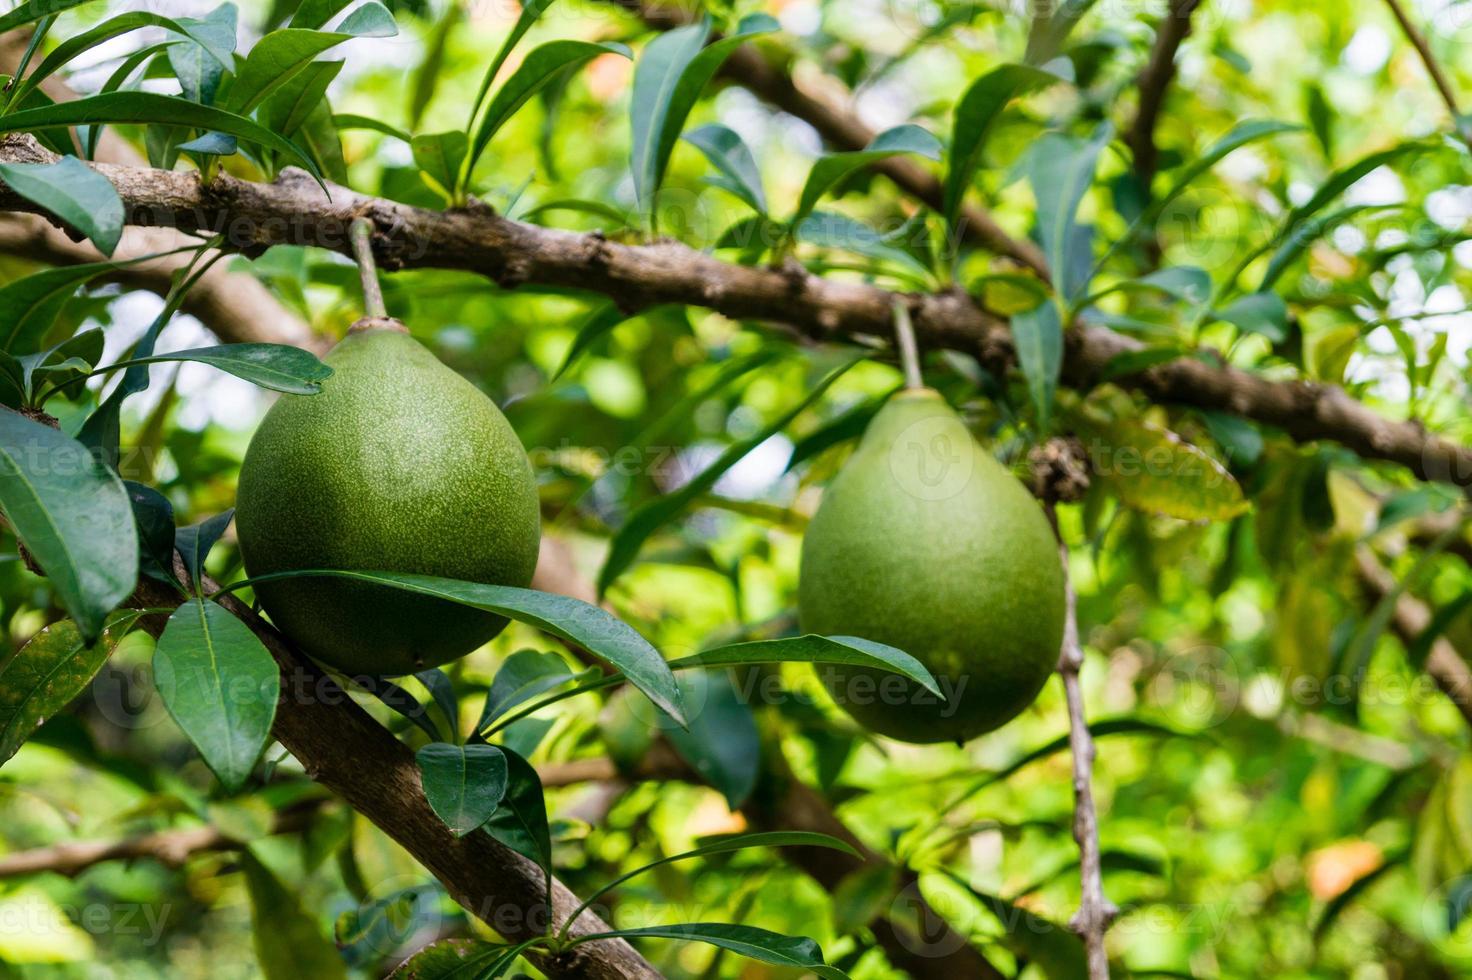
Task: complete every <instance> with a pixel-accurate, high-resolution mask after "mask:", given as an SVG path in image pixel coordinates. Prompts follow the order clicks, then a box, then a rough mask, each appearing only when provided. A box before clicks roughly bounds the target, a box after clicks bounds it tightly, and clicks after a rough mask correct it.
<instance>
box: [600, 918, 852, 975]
mask: <svg viewBox="0 0 1472 980" xmlns="http://www.w3.org/2000/svg"><path fill="white" fill-rule="evenodd" d="M614 937H622V938H624V939H679V940H683V941H685V942H697V943H709V944H710V945H712V946H716V947H719V948H720V949H727V950H730V951H731V952H733V953H739V954H740V955H742V956H745V957H748V958H749V959H753V960H757V961H758V962H761V963H772V964H775V965H777V966H789V967H797V968H799V969H803V970H807V971H809V972H810V973H812V974H813V975H815V976H818V977H821V978H823V980H847V978H848V974H846V973H844V972H843V971H842V970H840V969H838V968H837V967H832V966H828V965H827V964H826V963H825V962H824V961H823V951H822V950H821V949H820V948H819V947H818V944H817V943H815V942H814V941H813V940H811V939H808V938H807V937H806V936H784V935H781V934H780V933H775V932H768V931H767V930H766V929H758V928H756V927H755V926H738V925H730V924H728V923H724V922H689V923H681V924H679V925H669V926H646V927H644V928H642V929H621V930H619V931H617V932H607V933H598V934H595V935H592V936H582V937H579V938H578V940H577V941H576V945H582V944H583V943H587V942H595V941H597V940H599V939H611V938H614Z"/></svg>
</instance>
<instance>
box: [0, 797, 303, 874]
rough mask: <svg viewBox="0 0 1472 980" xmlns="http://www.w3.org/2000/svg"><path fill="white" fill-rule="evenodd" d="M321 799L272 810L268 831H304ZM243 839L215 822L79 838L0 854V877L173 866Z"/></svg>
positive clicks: (226, 848) (232, 846)
mask: <svg viewBox="0 0 1472 980" xmlns="http://www.w3.org/2000/svg"><path fill="white" fill-rule="evenodd" d="M326 802H327V801H326V800H325V799H318V800H310V801H307V802H306V803H304V804H302V805H299V806H295V807H292V808H290V809H287V810H283V811H282V812H281V813H279V814H277V815H276V820H275V823H274V824H272V827H271V834H272V835H274V834H290V833H295V832H297V831H300V830H305V829H306V828H307V826H308V825H309V824H310V823H311V821H312V818H313V817H314V816H316V814H317V811H318V810H320V809H321V808H322V805H323V804H324V803H326ZM244 846H245V844H244V842H242V841H238V840H235V839H234V838H231V837H228V836H226V835H225V833H224V832H223V831H221V830H220V829H219V828H218V827H213V826H206V827H184V828H180V829H175V830H160V831H156V832H154V833H151V834H140V835H138V836H136V837H124V838H122V839H120V840H77V841H67V842H66V843H64V844H55V845H52V846H51V847H38V848H36V849H34V850H29V851H17V852H16V853H14V854H5V855H0V878H14V877H16V876H18V875H28V874H37V873H40V872H43V871H49V872H54V873H56V874H62V875H66V876H68V877H72V876H74V875H77V874H80V873H81V872H83V871H85V870H87V869H88V868H90V867H92V866H93V865H96V864H101V863H102V862H104V861H118V860H125V859H132V858H150V859H152V860H155V861H160V862H162V863H163V864H167V865H168V866H170V867H174V868H177V867H179V866H181V865H183V864H184V862H185V861H187V860H188V859H189V858H190V857H192V856H194V855H195V854H201V853H204V852H206V851H229V850H235V849H237V848H240V847H244Z"/></svg>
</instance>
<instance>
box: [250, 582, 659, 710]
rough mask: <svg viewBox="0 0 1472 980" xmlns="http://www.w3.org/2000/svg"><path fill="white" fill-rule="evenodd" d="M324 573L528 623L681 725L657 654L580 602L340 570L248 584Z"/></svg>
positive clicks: (466, 584) (612, 620) (605, 614)
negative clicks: (595, 662)
mask: <svg viewBox="0 0 1472 980" xmlns="http://www.w3.org/2000/svg"><path fill="white" fill-rule="evenodd" d="M318 575H327V576H332V577H335V578H350V579H357V580H358V581H362V582H372V583H374V584H377V585H386V586H389V587H390V588H395V589H407V590H408V591H410V592H417V593H419V594H420V595H427V596H434V597H435V598H438V599H448V600H449V601H450V602H458V603H460V604H461V605H465V606H473V607H475V608H476V609H484V610H486V611H487V612H493V613H498V614H499V615H502V616H506V617H508V618H510V619H514V620H516V621H518V622H522V623H529V624H531V625H532V626H535V627H537V628H538V629H541V630H545V631H546V632H548V633H551V634H552V635H553V636H557V637H560V638H561V639H564V640H567V641H569V642H570V643H574V644H576V645H577V646H580V647H582V648H584V649H586V650H589V651H591V652H593V653H595V654H597V655H598V656H600V657H602V658H603V659H605V660H607V661H608V662H609V663H611V664H613V665H614V666H615V667H617V668H618V669H619V670H620V671H622V672H623V674H624V676H626V677H627V678H628V680H629V683H631V684H633V685H634V686H635V687H637V688H638V689H639V690H640V691H642V692H644V694H645V696H646V697H648V698H649V700H651V701H653V702H654V703H655V705H657V706H658V707H659V709H660V710H661V711H664V712H665V713H666V714H668V715H669V716H670V717H671V718H674V719H675V720H676V721H677V722H680V723H681V724H683V723H684V721H685V712H684V708H683V707H681V705H680V692H679V689H678V686H677V685H676V683H675V675H674V674H673V673H671V672H670V668H669V664H667V663H665V661H664V658H663V657H661V656H660V655H659V651H658V650H656V649H654V647H652V646H650V645H649V641H648V640H646V639H644V637H642V636H640V635H639V634H638V633H637V632H635V630H634V629H633V628H632V627H630V626H628V625H627V624H625V623H623V622H620V621H619V620H618V619H616V618H615V617H614V616H613V615H612V614H610V613H608V612H606V611H605V610H603V609H600V608H599V607H597V606H594V605H590V604H589V603H586V602H581V601H579V600H577V599H572V598H569V597H568V596H562V595H553V594H551V593H549V592H538V591H536V590H535V589H518V588H513V587H512V586H509V585H482V584H480V583H476V582H461V581H457V580H455V579H448V578H436V577H435V576H433V575H413V574H409V573H406V572H366V571H356V570H353V571H347V570H341V569H305V570H301V571H291V572H275V573H273V574H271V575H263V576H261V577H260V578H258V579H255V580H254V581H262V580H265V579H285V578H301V577H304V576H318Z"/></svg>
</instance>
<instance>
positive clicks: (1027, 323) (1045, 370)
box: [1012, 301, 1063, 433]
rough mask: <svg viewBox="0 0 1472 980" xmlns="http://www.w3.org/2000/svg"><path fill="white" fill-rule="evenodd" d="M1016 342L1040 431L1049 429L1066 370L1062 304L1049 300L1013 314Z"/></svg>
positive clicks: (1014, 344) (1044, 431)
mask: <svg viewBox="0 0 1472 980" xmlns="http://www.w3.org/2000/svg"><path fill="white" fill-rule="evenodd" d="M1012 346H1013V347H1015V348H1016V350H1017V363H1018V365H1019V366H1020V367H1021V368H1022V376H1023V378H1025V379H1026V381H1027V391H1028V394H1029V395H1030V396H1031V398H1032V407H1033V410H1034V411H1035V412H1037V416H1038V431H1039V432H1042V433H1046V432H1047V431H1048V428H1049V425H1050V424H1051V422H1052V416H1053V397H1054V395H1055V394H1056V393H1057V391H1058V376H1059V375H1060V374H1061V373H1062V371H1063V321H1062V320H1061V319H1060V318H1059V316H1058V307H1057V306H1055V305H1054V304H1053V303H1052V302H1051V301H1047V302H1044V303H1042V304H1040V305H1039V306H1037V307H1035V308H1034V309H1031V310H1028V311H1027V312H1026V313H1018V314H1017V315H1015V316H1013V317H1012Z"/></svg>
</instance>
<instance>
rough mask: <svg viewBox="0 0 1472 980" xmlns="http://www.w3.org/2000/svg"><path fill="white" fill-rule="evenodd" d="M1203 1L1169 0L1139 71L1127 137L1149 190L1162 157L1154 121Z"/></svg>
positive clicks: (1143, 180) (1138, 173) (1156, 118)
mask: <svg viewBox="0 0 1472 980" xmlns="http://www.w3.org/2000/svg"><path fill="white" fill-rule="evenodd" d="M1200 5H1201V0H1170V4H1169V6H1168V7H1167V8H1166V12H1165V17H1164V18H1162V19H1161V21H1160V26H1159V27H1157V28H1156V31H1155V46H1154V47H1153V48H1152V49H1151V51H1150V60H1149V61H1148V62H1147V63H1146V64H1145V69H1144V71H1142V72H1140V79H1139V84H1138V87H1139V90H1140V104H1139V108H1138V109H1137V110H1136V112H1135V122H1134V125H1132V126H1131V127H1130V131H1129V133H1128V135H1127V136H1126V137H1125V141H1126V142H1127V143H1128V144H1129V147H1130V152H1131V153H1132V154H1133V155H1134V158H1135V175H1136V176H1137V177H1138V178H1139V180H1140V186H1141V187H1143V188H1144V189H1145V191H1146V193H1149V191H1150V183H1151V182H1152V181H1153V180H1154V179H1155V171H1156V168H1157V166H1158V164H1159V160H1160V151H1159V148H1158V147H1156V145H1155V124H1156V122H1157V121H1158V120H1159V118H1160V109H1161V107H1162V106H1163V105H1165V93H1166V90H1167V89H1168V88H1169V87H1170V83H1171V80H1172V79H1173V78H1175V76H1176V52H1177V51H1178V50H1180V47H1181V42H1182V41H1184V40H1185V39H1186V38H1187V36H1189V35H1190V33H1191V14H1193V13H1194V12H1195V11H1196V8H1197V7H1199V6H1200Z"/></svg>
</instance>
